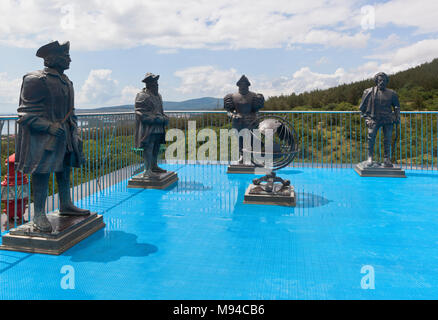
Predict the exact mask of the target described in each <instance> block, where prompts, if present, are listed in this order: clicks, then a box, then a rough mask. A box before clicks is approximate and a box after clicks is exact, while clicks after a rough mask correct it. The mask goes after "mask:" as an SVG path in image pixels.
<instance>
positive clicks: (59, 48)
mask: <svg viewBox="0 0 438 320" xmlns="http://www.w3.org/2000/svg"><path fill="white" fill-rule="evenodd" d="M69 50H70V42H69V41H67V42H64V43H62V44H60V43H59V42H58V41H53V42H50V43H48V44H46V45H44V46H42V47H41V48H39V49H38V51H37V53H36V56H37V57H39V58H45V57H47V56H49V55H61V54H64V53H66V52H68V51H69Z"/></svg>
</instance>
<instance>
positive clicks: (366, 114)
mask: <svg viewBox="0 0 438 320" xmlns="http://www.w3.org/2000/svg"><path fill="white" fill-rule="evenodd" d="M374 81H375V83H376V86H375V87H372V88H368V89H366V90H365V91H364V93H363V96H362V102H361V104H360V107H359V109H360V111H361V116H362V117H363V118H364V119H365V122H366V125H367V128H368V137H367V138H368V159H367V161H366V166H368V167H372V166H378V164H377V163H375V162H374V161H373V154H374V144H375V142H376V136H377V133H378V131H379V129H380V128H382V130H383V136H384V139H383V141H384V162H383V167H387V168H390V167H393V164H392V162H391V141H392V129H393V125H394V124H398V123H400V102H399V100H398V96H397V93H395V91H393V90H391V89H388V88H386V86H387V84H388V81H389V77H388V76H387V75H386V74H385V73H383V72H380V73H378V74H376V75H375V77H374Z"/></svg>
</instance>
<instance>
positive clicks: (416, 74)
mask: <svg viewBox="0 0 438 320" xmlns="http://www.w3.org/2000/svg"><path fill="white" fill-rule="evenodd" d="M373 85H374V81H373V80H372V79H367V80H363V81H358V82H354V83H350V84H343V85H340V86H337V87H333V88H329V89H326V90H314V91H311V92H304V93H301V94H295V93H292V94H291V95H283V96H276V97H270V98H269V99H268V100H267V101H266V103H265V106H266V107H265V109H266V110H291V109H294V110H315V109H316V110H357V106H358V105H359V103H360V99H361V97H362V93H363V91H364V90H365V89H366V88H369V87H372V86H373ZM388 88H391V89H394V90H396V91H397V93H398V95H399V98H400V104H401V108H402V110H405V111H407V110H438V59H435V60H433V61H432V62H430V63H425V64H422V65H420V66H418V67H415V68H411V69H408V70H405V71H401V72H398V73H396V74H393V75H390V80H389V84H388Z"/></svg>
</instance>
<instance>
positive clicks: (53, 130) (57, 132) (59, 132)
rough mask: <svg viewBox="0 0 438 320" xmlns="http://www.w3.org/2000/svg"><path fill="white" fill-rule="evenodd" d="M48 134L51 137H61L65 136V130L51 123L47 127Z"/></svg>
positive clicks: (57, 124)
mask: <svg viewBox="0 0 438 320" xmlns="http://www.w3.org/2000/svg"><path fill="white" fill-rule="evenodd" d="M49 133H50V134H51V135H52V136H56V137H62V136H64V135H65V130H64V128H63V127H61V125H60V124H59V123H53V124H51V125H50V126H49Z"/></svg>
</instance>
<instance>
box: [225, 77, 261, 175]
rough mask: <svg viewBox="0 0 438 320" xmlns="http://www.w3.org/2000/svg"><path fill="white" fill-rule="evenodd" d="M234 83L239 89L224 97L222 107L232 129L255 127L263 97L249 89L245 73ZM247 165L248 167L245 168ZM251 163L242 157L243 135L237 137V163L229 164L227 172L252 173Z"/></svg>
mask: <svg viewBox="0 0 438 320" xmlns="http://www.w3.org/2000/svg"><path fill="white" fill-rule="evenodd" d="M236 85H237V86H238V87H239V91H238V92H236V93H230V94H227V95H226V96H225V97H224V108H225V110H227V111H228V116H229V117H230V118H231V121H232V126H233V129H236V130H237V131H240V130H242V129H250V130H251V129H255V128H253V127H252V126H253V125H254V120H255V119H256V118H257V112H258V111H259V110H260V109H261V108H263V107H264V102H265V98H264V97H263V95H262V94H260V93H254V92H251V91H249V86H250V85H251V83H250V82H249V80H248V78H247V77H246V76H245V75H242V77H240V79H239V80H238V81H237V83H236ZM247 167H248V168H247ZM253 171H254V168H253V166H252V165H245V164H244V157H243V137H241V136H240V137H239V161H238V165H237V166H236V165H231V166H230V167H229V168H228V172H235V173H253Z"/></svg>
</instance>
